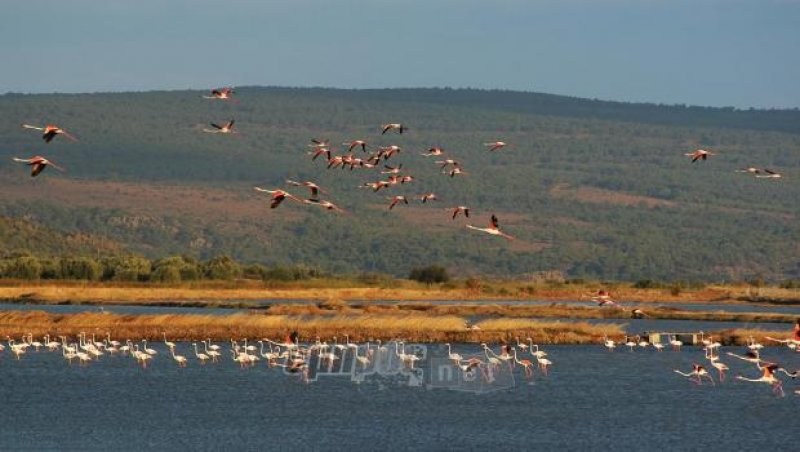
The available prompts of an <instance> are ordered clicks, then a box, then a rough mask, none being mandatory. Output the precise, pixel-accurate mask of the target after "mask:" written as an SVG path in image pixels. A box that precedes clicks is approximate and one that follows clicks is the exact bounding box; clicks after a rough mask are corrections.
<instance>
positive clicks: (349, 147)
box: [342, 140, 367, 152]
mask: <svg viewBox="0 0 800 452" xmlns="http://www.w3.org/2000/svg"><path fill="white" fill-rule="evenodd" d="M342 144H343V145H345V146H347V152H353V149H354V148H356V147H358V146H361V151H362V152H367V142H366V141H364V140H353V141H351V142H349V143H342Z"/></svg>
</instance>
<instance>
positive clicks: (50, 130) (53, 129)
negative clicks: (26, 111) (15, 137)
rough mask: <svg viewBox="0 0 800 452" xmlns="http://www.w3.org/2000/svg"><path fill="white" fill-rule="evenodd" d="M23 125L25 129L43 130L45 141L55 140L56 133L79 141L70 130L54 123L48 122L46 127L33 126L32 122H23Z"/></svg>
mask: <svg viewBox="0 0 800 452" xmlns="http://www.w3.org/2000/svg"><path fill="white" fill-rule="evenodd" d="M22 127H23V128H25V129H33V130H41V131H42V139H43V140H44V141H45V143H49V142H51V141H53V138H55V137H56V135H64V136H65V137H67V138H69V139H70V140H72V141H78V139H77V138H75V137H74V136H72V135H70V134H69V132H67V131H66V130H64V129H62V128H61V127H58V126H55V125H52V124H48V125H46V126H44V127H38V126H32V125H30V124H23V125H22Z"/></svg>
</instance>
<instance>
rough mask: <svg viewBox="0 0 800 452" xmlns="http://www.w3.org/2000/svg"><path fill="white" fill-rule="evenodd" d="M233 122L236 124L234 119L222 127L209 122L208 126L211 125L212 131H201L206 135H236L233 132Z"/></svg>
mask: <svg viewBox="0 0 800 452" xmlns="http://www.w3.org/2000/svg"><path fill="white" fill-rule="evenodd" d="M234 122H236V121H235V120H234V119H231V120H230V121H228V122H226V123H225V124H223V125H219V124H215V123H213V122H211V123H209V124H211V127H213V129H203V132H206V133H237V132H236V131H235V130H233V123H234Z"/></svg>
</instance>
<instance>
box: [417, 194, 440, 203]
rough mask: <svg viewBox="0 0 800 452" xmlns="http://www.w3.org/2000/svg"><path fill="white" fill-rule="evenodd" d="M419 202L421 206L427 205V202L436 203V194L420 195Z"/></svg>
mask: <svg viewBox="0 0 800 452" xmlns="http://www.w3.org/2000/svg"><path fill="white" fill-rule="evenodd" d="M419 200H420V201H422V203H423V204H425V203H427V202H428V201H436V194H434V193H425V194H423V195H420V197H419Z"/></svg>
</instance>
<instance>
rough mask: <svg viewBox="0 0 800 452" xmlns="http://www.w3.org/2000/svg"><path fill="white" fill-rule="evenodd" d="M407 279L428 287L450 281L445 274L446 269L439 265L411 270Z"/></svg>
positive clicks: (448, 276)
mask: <svg viewBox="0 0 800 452" xmlns="http://www.w3.org/2000/svg"><path fill="white" fill-rule="evenodd" d="M408 279H411V280H414V281H419V282H421V283H425V284H429V285H430V284H434V283H444V282H447V281H450V275H448V274H447V269H445V268H444V267H442V266H441V265H429V266H427V267H421V268H413V269H411V273H410V274H409V275H408Z"/></svg>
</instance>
